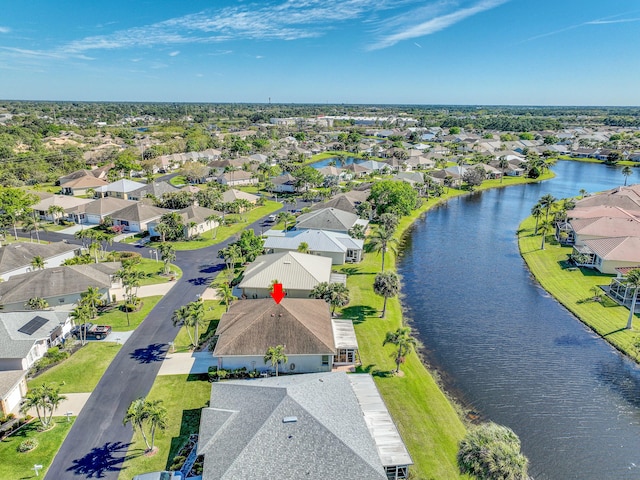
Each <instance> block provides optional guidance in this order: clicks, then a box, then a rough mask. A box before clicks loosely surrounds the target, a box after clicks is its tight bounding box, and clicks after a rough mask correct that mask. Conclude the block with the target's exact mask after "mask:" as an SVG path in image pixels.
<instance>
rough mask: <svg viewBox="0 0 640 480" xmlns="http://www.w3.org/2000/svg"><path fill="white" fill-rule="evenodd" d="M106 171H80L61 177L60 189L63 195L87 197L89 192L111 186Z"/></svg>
mask: <svg viewBox="0 0 640 480" xmlns="http://www.w3.org/2000/svg"><path fill="white" fill-rule="evenodd" d="M106 177H107V175H106V171H105V170H104V169H96V170H78V171H75V172H73V173H70V174H69V175H65V176H64V177H60V180H59V182H60V188H61V189H62V194H63V195H87V191H88V190H90V189H91V190H95V189H96V188H100V187H104V186H106V185H108V184H109V182H108V181H107V180H106Z"/></svg>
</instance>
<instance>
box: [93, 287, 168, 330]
mask: <svg viewBox="0 0 640 480" xmlns="http://www.w3.org/2000/svg"><path fill="white" fill-rule="evenodd" d="M161 298H162V295H154V296H152V297H144V298H141V299H140V301H141V302H142V308H141V309H140V310H138V311H137V312H130V313H129V319H128V320H127V314H126V312H123V311H122V310H120V309H119V308H118V307H115V308H114V309H113V310H109V311H108V312H104V313H102V314H100V315H99V316H98V318H96V319H94V320H93V321H92V323H96V324H100V325H111V327H112V329H113V331H114V332H126V331H129V330H134V329H135V328H136V327H137V326H138V325H140V324H141V323H142V321H143V320H144V319H145V318H146V317H147V315H149V312H150V311H151V309H152V308H153V307H155V306H156V304H157V303H158V302H159V301H160V299H161Z"/></svg>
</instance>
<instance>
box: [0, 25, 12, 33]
mask: <svg viewBox="0 0 640 480" xmlns="http://www.w3.org/2000/svg"><path fill="white" fill-rule="evenodd" d="M10 31H11V29H10V28H9V27H3V26H0V33H9V32H10Z"/></svg>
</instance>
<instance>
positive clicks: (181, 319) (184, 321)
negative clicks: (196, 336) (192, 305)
mask: <svg viewBox="0 0 640 480" xmlns="http://www.w3.org/2000/svg"><path fill="white" fill-rule="evenodd" d="M189 317H190V312H189V307H187V306H186V305H183V306H182V307H180V308H178V309H177V310H175V311H174V312H173V316H172V317H171V320H172V321H173V326H174V327H175V326H176V325H178V324H181V325H184V326H185V330H186V331H187V335H189V340H190V341H191V345H194V341H193V336H192V335H191V330H190V329H189V327H188V326H187V325H188V323H189Z"/></svg>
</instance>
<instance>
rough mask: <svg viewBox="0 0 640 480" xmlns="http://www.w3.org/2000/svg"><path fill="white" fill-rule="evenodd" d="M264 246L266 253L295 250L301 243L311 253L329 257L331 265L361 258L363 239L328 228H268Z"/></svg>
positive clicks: (356, 260) (357, 260)
mask: <svg viewBox="0 0 640 480" xmlns="http://www.w3.org/2000/svg"><path fill="white" fill-rule="evenodd" d="M264 236H265V237H266V239H265V243H264V248H265V250H266V251H267V252H268V253H278V252H286V251H296V250H297V249H298V247H299V246H300V244H301V243H303V242H304V243H306V244H307V245H308V246H309V253H310V254H311V255H320V256H321V257H328V258H330V259H331V262H332V263H333V265H343V264H344V263H347V262H359V261H360V260H362V249H363V245H364V240H358V239H355V238H351V237H350V236H349V235H348V234H346V233H340V232H332V231H328V230H291V231H288V232H285V231H283V230H269V231H267V232H265V234H264Z"/></svg>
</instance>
